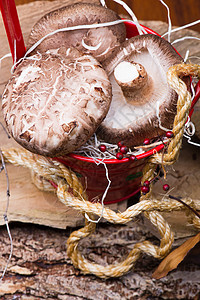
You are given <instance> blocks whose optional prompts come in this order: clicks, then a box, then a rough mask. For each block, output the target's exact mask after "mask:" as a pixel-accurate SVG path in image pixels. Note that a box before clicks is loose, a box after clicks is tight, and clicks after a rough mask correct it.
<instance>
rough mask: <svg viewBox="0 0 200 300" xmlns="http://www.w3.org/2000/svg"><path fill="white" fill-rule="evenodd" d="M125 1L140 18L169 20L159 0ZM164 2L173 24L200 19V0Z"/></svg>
mask: <svg viewBox="0 0 200 300" xmlns="http://www.w3.org/2000/svg"><path fill="white" fill-rule="evenodd" d="M31 1H34V0H15V2H16V4H17V5H19V4H24V3H28V2H31ZM88 2H89V0H88ZM124 2H125V3H127V4H128V6H129V7H130V8H131V9H132V10H133V12H134V13H135V15H136V16H137V18H138V19H139V20H160V21H164V22H167V10H166V8H165V7H164V6H163V5H162V4H161V2H160V1H159V0H125V1H124ZM164 2H165V3H166V4H167V5H168V6H169V8H170V14H171V20H172V25H176V26H181V25H184V24H188V23H191V22H193V21H196V20H199V19H200V1H199V0H165V1H164ZM106 4H107V6H108V7H109V8H111V9H113V10H115V11H116V12H117V13H118V14H125V13H126V11H125V10H124V9H123V8H122V6H121V5H119V4H117V3H115V2H114V1H112V0H107V1H106ZM191 29H193V30H197V31H199V32H200V24H198V25H196V26H193V27H191Z"/></svg>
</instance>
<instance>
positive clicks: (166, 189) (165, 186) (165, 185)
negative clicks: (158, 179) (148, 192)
mask: <svg viewBox="0 0 200 300" xmlns="http://www.w3.org/2000/svg"><path fill="white" fill-rule="evenodd" d="M163 190H164V191H165V192H167V191H169V184H167V183H166V184H164V185H163Z"/></svg>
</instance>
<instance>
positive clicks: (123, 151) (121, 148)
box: [99, 131, 174, 193]
mask: <svg viewBox="0 0 200 300" xmlns="http://www.w3.org/2000/svg"><path fill="white" fill-rule="evenodd" d="M165 136H166V137H167V138H172V137H173V136H174V134H173V132H172V131H167V132H166V134H165ZM150 143H151V140H150V139H145V140H144V141H143V145H144V146H147V145H150ZM117 146H118V152H117V153H116V158H117V159H118V160H122V159H123V158H124V157H129V160H131V161H135V160H137V157H136V156H135V155H128V156H127V153H128V147H127V146H126V145H124V142H123V141H120V142H118V144H117ZM99 150H100V151H101V152H105V151H108V150H107V148H106V145H104V144H101V145H100V146H99ZM108 152H109V151H108ZM145 188H146V190H147V186H146V187H145ZM147 193H148V192H147Z"/></svg>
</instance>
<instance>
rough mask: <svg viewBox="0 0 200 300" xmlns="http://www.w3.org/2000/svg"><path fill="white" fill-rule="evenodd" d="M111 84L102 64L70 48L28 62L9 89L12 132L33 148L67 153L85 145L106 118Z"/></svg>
mask: <svg viewBox="0 0 200 300" xmlns="http://www.w3.org/2000/svg"><path fill="white" fill-rule="evenodd" d="M110 101H111V84H110V82H109V80H108V76H107V74H106V72H105V71H104V69H103V68H102V67H101V65H100V64H99V62H98V61H97V60H96V59H95V58H93V57H92V56H89V55H84V54H80V53H79V51H77V50H75V49H68V50H67V51H66V55H65V56H64V55H63V53H62V55H61V56H59V55H57V56H56V55H53V54H50V53H44V54H42V55H41V54H36V55H34V56H31V57H29V58H28V59H26V60H24V61H23V62H22V63H21V64H20V65H19V66H18V67H17V68H16V70H15V72H14V74H13V76H12V78H11V79H10V81H9V83H8V84H7V86H6V89H5V91H4V94H3V99H2V109H3V114H4V118H5V121H6V124H7V127H8V130H9V132H10V133H11V135H12V136H13V138H14V139H15V140H16V141H17V142H18V143H19V144H21V145H22V146H23V147H25V148H27V149H28V150H30V151H32V152H35V153H38V154H41V155H46V156H51V157H53V156H59V155H65V154H67V153H69V152H72V151H74V150H75V149H77V148H79V147H80V146H81V145H82V144H84V143H85V142H86V141H87V140H88V139H89V138H90V137H91V136H92V135H93V133H94V132H95V131H96V129H97V127H98V126H99V124H100V123H101V122H102V120H103V118H104V117H105V116H106V114H107V112H108V109H109V105H110Z"/></svg>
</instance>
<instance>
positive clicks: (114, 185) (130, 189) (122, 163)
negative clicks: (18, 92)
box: [0, 0, 200, 204]
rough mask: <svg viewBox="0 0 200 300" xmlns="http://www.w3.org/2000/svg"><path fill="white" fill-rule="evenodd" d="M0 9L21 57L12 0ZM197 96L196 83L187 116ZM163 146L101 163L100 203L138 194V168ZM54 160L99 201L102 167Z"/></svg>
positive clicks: (130, 28) (130, 32) (132, 32)
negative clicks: (70, 170)
mask: <svg viewBox="0 0 200 300" xmlns="http://www.w3.org/2000/svg"><path fill="white" fill-rule="evenodd" d="M0 7H1V11H2V16H3V20H4V24H5V28H6V32H7V36H8V41H9V44H10V49H11V52H12V55H13V59H14V57H15V54H16V58H17V60H18V59H20V58H21V57H22V56H23V55H24V54H25V46H24V41H23V36H22V33H21V28H20V25H19V20H18V16H17V11H16V7H15V2H14V0H0ZM124 23H125V25H126V30H127V38H131V37H133V36H136V35H138V30H137V27H136V25H135V24H133V23H132V22H131V21H125V22H124ZM142 27H143V28H144V29H145V30H146V31H147V33H150V34H156V35H159V34H157V33H156V32H154V31H153V30H151V29H149V28H147V27H145V26H142ZM14 40H16V53H14V42H13V41H14ZM199 97H200V82H198V84H197V86H196V95H195V98H194V100H193V103H192V107H191V112H190V115H191V113H192V111H193V106H194V104H195V103H196V102H197V100H198V98H199ZM163 147H164V145H163V144H161V145H159V146H157V147H155V148H154V149H152V150H150V151H147V152H145V153H143V154H139V155H137V156H136V158H137V159H136V160H135V161H130V160H129V158H124V159H122V160H117V159H106V160H103V163H104V164H105V165H106V168H107V170H108V175H109V179H110V181H111V185H110V188H109V190H108V192H107V195H106V197H105V199H104V204H111V203H116V202H120V201H123V200H125V199H128V198H130V197H131V196H133V195H135V194H136V193H138V192H139V190H140V182H141V177H142V169H143V167H144V165H145V162H146V159H147V158H148V157H150V156H151V155H152V154H155V153H156V152H159V151H161V150H162V149H163ZM55 159H56V160H58V161H60V162H62V163H63V164H65V165H66V166H68V167H70V168H71V169H72V170H73V171H74V172H75V173H76V174H77V176H78V177H79V178H80V180H81V181H82V183H83V184H84V185H86V187H87V189H86V190H87V194H88V197H89V200H90V201H95V199H98V200H99V201H101V198H102V196H103V194H104V192H105V190H106V187H107V186H108V179H107V177H106V168H105V165H104V164H99V163H98V165H97V164H96V163H95V161H94V160H93V159H92V158H88V157H84V156H81V155H76V154H73V153H72V154H69V155H67V156H66V157H62V158H55Z"/></svg>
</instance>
